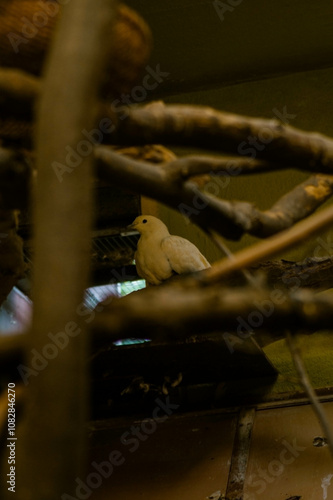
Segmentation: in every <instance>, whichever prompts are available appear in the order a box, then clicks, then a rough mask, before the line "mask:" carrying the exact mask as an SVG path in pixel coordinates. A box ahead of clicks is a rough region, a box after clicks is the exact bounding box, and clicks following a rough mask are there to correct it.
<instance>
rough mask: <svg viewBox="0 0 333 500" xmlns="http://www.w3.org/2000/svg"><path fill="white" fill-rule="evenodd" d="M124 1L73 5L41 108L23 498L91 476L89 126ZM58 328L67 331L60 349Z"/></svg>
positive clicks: (21, 435) (22, 439)
mask: <svg viewBox="0 0 333 500" xmlns="http://www.w3.org/2000/svg"><path fill="white" fill-rule="evenodd" d="M115 3H116V2H115V1H113V0H71V1H70V2H66V6H65V7H64V10H63V15H62V19H61V21H60V24H59V26H58V30H57V33H56V36H55V40H54V44H53V47H52V50H51V54H50V58H49V61H48V64H47V68H46V72H45V80H44V84H43V92H42V96H41V99H40V102H39V106H38V123H37V136H36V149H37V167H38V183H37V185H36V189H35V197H34V203H35V207H34V231H35V261H34V264H35V273H34V318H33V325H32V329H31V332H30V334H29V341H28V348H27V352H26V366H28V367H29V368H32V369H33V370H34V372H31V373H30V374H27V377H26V382H27V391H26V392H27V398H26V409H25V414H24V421H23V423H22V426H21V428H20V429H19V432H18V440H17V454H18V455H17V492H16V493H17V496H16V498H18V499H20V500H32V499H33V500H48V499H60V498H61V496H62V495H63V494H64V493H67V494H71V495H74V496H75V479H76V478H77V477H79V476H80V475H81V477H82V474H84V469H83V468H82V459H83V458H84V455H85V436H84V432H83V425H84V422H85V421H86V418H87V405H88V381H87V373H86V354H87V344H88V343H87V325H85V324H84V322H83V324H82V323H81V324H80V325H79V324H78V316H77V313H76V311H77V308H78V306H79V304H80V303H81V301H82V297H83V292H84V289H85V287H86V286H87V278H88V269H89V259H90V231H91V214H92V200H91V184H92V162H93V159H92V156H93V155H92V149H93V146H92V144H91V142H90V141H89V140H88V139H87V137H85V135H84V134H83V133H82V132H83V130H86V131H88V132H89V131H91V130H92V129H93V128H95V127H96V128H98V124H97V125H96V123H95V119H96V111H97V92H98V90H99V86H100V80H101V74H102V67H103V65H104V63H105V60H106V53H107V50H106V48H107V47H108V45H109V47H110V46H111V40H110V33H112V30H111V28H112V25H113V21H114V12H115ZM61 166H62V167H61ZM59 172H62V175H60V174H59ZM50 332H51V334H52V335H56V334H58V332H62V335H61V334H59V342H58V345H56V342H55V341H54V340H51V338H53V339H54V337H52V336H50ZM61 339H62V340H61ZM61 342H63V345H62V346H61ZM36 353H38V354H36ZM39 356H41V357H39ZM33 357H35V364H34V366H32V362H33V361H32V360H33ZM37 358H39V359H37ZM36 359H37V361H36ZM43 359H44V361H43ZM45 360H46V361H45ZM83 479H84V478H83ZM9 495H12V493H9ZM10 498H12V497H10Z"/></svg>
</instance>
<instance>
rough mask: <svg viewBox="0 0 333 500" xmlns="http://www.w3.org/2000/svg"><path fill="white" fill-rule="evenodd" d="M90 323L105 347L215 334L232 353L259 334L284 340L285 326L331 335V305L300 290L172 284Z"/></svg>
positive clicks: (119, 303)
mask: <svg viewBox="0 0 333 500" xmlns="http://www.w3.org/2000/svg"><path fill="white" fill-rule="evenodd" d="M198 279H200V277H199V278H198ZM148 304H149V307H148ZM91 320H93V321H94V323H93V324H94V330H95V332H96V333H99V334H100V335H102V336H103V337H104V338H105V340H107V339H109V341H110V342H112V341H114V340H116V339H117V338H128V337H136V338H156V337H157V338H163V339H184V338H186V337H189V336H191V335H194V334H203V333H205V332H206V333H208V332H212V331H220V332H221V335H222V336H224V338H225V340H226V342H227V343H228V342H229V345H230V346H231V347H232V346H233V344H242V342H243V339H244V338H247V337H248V336H252V335H256V333H257V332H260V331H261V330H269V331H270V335H269V338H270V341H271V342H273V341H274V340H277V339H280V338H283V336H284V333H283V331H284V330H283V329H284V327H285V325H286V324H287V325H288V326H289V327H290V328H291V329H294V328H298V329H303V330H304V331H308V332H314V331H315V330H321V329H326V328H327V329H330V328H331V325H332V320H333V301H332V299H331V297H330V296H329V295H327V296H318V295H315V294H313V293H311V292H309V291H304V290H301V289H300V290H298V291H294V292H293V293H291V294H289V293H287V292H286V291H285V290H283V289H281V290H280V289H277V290H275V291H274V290H265V289H261V288H260V286H259V287H242V288H240V289H230V288H223V287H218V286H206V287H199V288H193V287H188V288H187V289H186V291H185V290H184V288H183V287H181V286H179V287H178V286H176V283H174V284H167V285H163V286H160V287H158V289H157V288H155V287H150V288H147V289H144V290H140V291H138V292H134V293H132V294H130V295H128V296H127V297H124V298H122V299H113V300H112V301H110V303H109V304H107V303H105V304H104V305H103V304H102V306H101V307H99V308H98V310H97V311H95V313H92V314H91ZM221 325H222V327H221ZM229 332H231V333H232V335H231V336H229ZM234 332H236V334H234ZM266 343H267V342H266Z"/></svg>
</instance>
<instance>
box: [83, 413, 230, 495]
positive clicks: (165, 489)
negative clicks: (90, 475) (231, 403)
mask: <svg viewBox="0 0 333 500" xmlns="http://www.w3.org/2000/svg"><path fill="white" fill-rule="evenodd" d="M134 425H135V426H140V425H141V424H140V422H136V423H135V424H134ZM130 428H131V425H130V426H127V427H123V428H117V429H114V430H112V431H108V433H107V434H105V436H104V439H107V441H108V443H109V444H108V446H104V447H100V448H95V449H94V450H93V451H92V455H91V461H93V460H95V461H96V462H97V463H100V462H101V461H102V460H107V459H108V455H109V453H110V452H111V451H112V450H115V449H117V450H119V451H121V453H122V455H123V457H124V458H125V461H124V463H123V464H122V465H120V466H118V467H115V468H114V471H113V473H112V474H111V476H110V477H109V478H108V479H105V480H103V483H102V484H101V486H100V487H99V488H96V489H95V490H94V493H93V494H92V495H91V500H109V499H110V498H118V499H119V498H124V499H127V498H128V499H130V498H135V499H139V498H144V499H145V500H170V499H181V500H205V499H206V498H207V497H209V496H210V495H212V494H213V493H215V492H216V491H218V490H220V491H221V493H223V492H224V491H225V489H226V485H227V476H228V472H229V467H230V457H231V453H232V444H233V439H234V433H235V420H234V417H233V416H226V415H224V416H221V415H210V416H205V415H204V416H193V415H192V416H186V417H174V418H170V419H168V420H167V421H165V422H163V423H159V424H158V425H157V427H156V430H155V432H153V433H152V434H151V435H150V436H148V437H147V438H146V440H145V441H140V446H139V447H138V449H137V450H136V451H134V452H133V453H131V452H130V451H129V450H130V448H131V447H132V446H133V448H134V443H132V444H131V445H130V446H127V447H126V446H124V445H123V444H121V442H120V438H121V435H122V434H123V433H124V432H126V431H127V432H128V431H130ZM130 432H131V431H130ZM143 434H144V433H143ZM106 436H107V437H106ZM95 439H98V440H99V441H100V440H101V439H102V440H103V437H102V435H100V436H99V437H98V436H96V435H95ZM93 470H94V468H93V467H92V468H91V471H93Z"/></svg>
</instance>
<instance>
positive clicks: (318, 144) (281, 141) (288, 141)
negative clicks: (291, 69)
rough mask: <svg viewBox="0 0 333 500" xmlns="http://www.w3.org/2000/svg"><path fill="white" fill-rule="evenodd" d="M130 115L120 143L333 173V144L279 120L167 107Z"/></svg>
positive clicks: (132, 110)
mask: <svg viewBox="0 0 333 500" xmlns="http://www.w3.org/2000/svg"><path fill="white" fill-rule="evenodd" d="M119 111H120V112H121V110H119ZM125 111H126V119H122V120H119V121H118V123H117V134H116V136H115V137H114V140H115V141H116V142H117V143H126V144H153V143H162V144H166V145H167V144H169V145H170V144H174V145H182V146H193V147H196V148H198V147H199V148H204V149H209V150H215V151H223V152H225V153H231V154H236V155H241V156H247V155H248V156H249V157H250V158H257V159H265V160H269V161H272V162H273V163H274V162H278V163H280V162H281V163H283V164H285V165H292V166H293V167H297V168H302V169H303V168H310V169H311V170H312V171H313V172H318V173H319V172H321V173H326V174H332V172H333V141H332V139H330V138H328V137H326V136H324V135H321V134H318V133H309V132H303V131H301V130H298V129H296V128H294V127H291V126H289V125H284V124H283V123H282V122H281V121H278V120H268V119H263V118H248V117H246V116H240V115H235V114H231V113H225V112H222V111H217V110H215V109H213V108H208V107H204V106H186V105H164V104H163V103H162V102H156V103H153V104H148V105H147V106H145V107H142V108H130V109H127V108H126V110H125ZM122 113H123V112H122Z"/></svg>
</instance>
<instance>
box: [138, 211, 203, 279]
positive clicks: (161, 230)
mask: <svg viewBox="0 0 333 500" xmlns="http://www.w3.org/2000/svg"><path fill="white" fill-rule="evenodd" d="M130 227H131V228H132V229H135V230H136V231H138V232H139V233H140V235H141V236H140V239H139V242H138V247H137V251H136V253H135V262H136V269H137V272H138V275H139V276H140V277H141V278H143V279H145V280H146V281H147V282H148V283H149V284H150V285H160V284H161V283H162V282H163V281H165V280H167V279H169V278H171V276H173V275H175V274H186V273H193V272H195V271H201V270H203V269H207V268H208V267H210V264H209V262H208V260H207V259H206V258H205V257H204V256H203V255H202V254H201V253H200V251H199V250H198V249H197V247H196V246H195V245H193V243H191V242H190V241H188V240H186V239H185V238H182V237H180V236H173V235H171V234H170V233H169V231H168V228H167V227H166V225H165V224H164V223H163V222H162V221H161V220H159V219H157V217H153V216H152V215H141V216H139V217H137V218H136V219H135V221H134V222H133V224H132V225H131V226H130Z"/></svg>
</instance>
